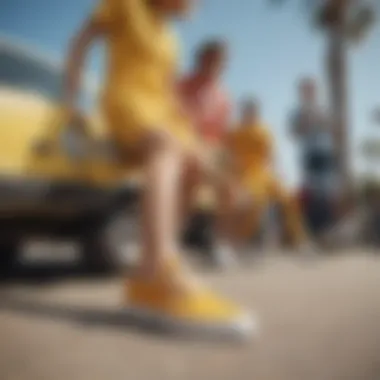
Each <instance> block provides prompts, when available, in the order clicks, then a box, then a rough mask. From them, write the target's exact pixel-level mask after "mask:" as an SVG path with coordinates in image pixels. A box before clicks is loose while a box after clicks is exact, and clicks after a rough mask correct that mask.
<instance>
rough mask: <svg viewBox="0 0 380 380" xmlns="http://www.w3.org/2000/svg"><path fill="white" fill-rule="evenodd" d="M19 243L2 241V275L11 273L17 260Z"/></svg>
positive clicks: (0, 256)
mask: <svg viewBox="0 0 380 380" xmlns="http://www.w3.org/2000/svg"><path fill="white" fill-rule="evenodd" d="M17 256H18V244H15V243H0V276H4V275H7V274H9V273H10V272H11V271H12V269H13V267H14V266H15V264H16V262H17Z"/></svg>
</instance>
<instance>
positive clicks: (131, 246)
mask: <svg viewBox="0 0 380 380" xmlns="http://www.w3.org/2000/svg"><path fill="white" fill-rule="evenodd" d="M139 236H140V223H139V218H138V212H137V207H133V208H132V207H130V208H128V209H127V210H122V211H118V212H115V213H113V214H112V215H111V216H110V217H109V218H108V219H107V221H106V222H105V223H102V225H101V226H100V227H99V228H96V229H94V232H93V233H92V234H90V236H86V238H85V239H84V242H83V262H84V266H85V268H86V269H88V270H90V271H96V272H119V271H122V270H124V269H127V268H130V267H132V266H133V265H134V264H135V262H136V260H137V258H138V257H137V256H138V253H139V252H138V242H139Z"/></svg>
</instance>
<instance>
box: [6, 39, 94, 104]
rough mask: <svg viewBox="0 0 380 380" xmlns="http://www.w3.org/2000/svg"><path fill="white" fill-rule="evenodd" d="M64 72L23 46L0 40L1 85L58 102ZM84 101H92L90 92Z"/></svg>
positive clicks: (86, 94) (85, 95) (56, 65)
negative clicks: (34, 93)
mask: <svg viewBox="0 0 380 380" xmlns="http://www.w3.org/2000/svg"><path fill="white" fill-rule="evenodd" d="M62 78H63V72H62V69H61V67H60V66H59V65H58V64H55V63H52V62H51V61H50V60H49V59H47V58H46V57H43V56H40V55H38V54H34V53H33V52H30V51H28V49H26V48H23V47H18V46H17V45H15V44H11V43H2V41H0V86H7V87H13V88H16V89H21V90H23V91H28V92H36V93H38V94H40V95H43V96H44V97H46V98H48V99H50V100H53V101H57V100H59V98H60V95H61V88H62ZM83 101H84V102H85V103H86V104H87V103H88V102H92V96H91V94H90V93H89V92H86V93H85V94H84V99H83Z"/></svg>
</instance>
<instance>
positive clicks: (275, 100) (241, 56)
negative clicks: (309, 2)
mask: <svg viewBox="0 0 380 380" xmlns="http://www.w3.org/2000/svg"><path fill="white" fill-rule="evenodd" d="M95 3H96V1H95V0H64V1H58V0H33V1H30V0H0V4H1V13H0V33H1V34H5V35H10V36H12V37H17V38H20V39H21V40H22V41H24V42H27V43H30V44H31V45H32V46H36V47H39V48H41V49H43V50H44V51H47V52H49V53H51V54H52V55H54V56H55V57H57V59H62V58H63V57H64V54H65V51H66V46H67V43H68V40H69V38H70V36H71V35H72V34H73V33H74V31H75V30H76V29H77V28H78V27H79V25H80V23H81V21H82V20H83V19H84V17H85V16H86V14H88V12H89V11H90V10H91V8H92V7H93V6H94V4H95ZM294 3H297V1H294ZM178 29H179V34H180V37H181V39H182V41H183V52H182V53H183V60H182V66H183V68H184V69H186V68H187V67H189V65H190V64H191V57H192V52H193V49H194V47H195V46H196V45H197V44H198V43H199V42H200V41H201V40H202V39H204V38H208V37H211V36H221V37H224V38H226V39H227V41H228V42H229V44H230V49H231V62H230V64H229V66H228V70H227V73H226V76H225V81H226V85H227V87H228V89H229V90H230V92H231V94H232V96H233V98H234V99H236V100H238V99H239V98H240V97H241V96H242V95H246V94H254V95H256V96H257V97H259V98H260V99H261V102H262V104H263V107H264V116H265V119H266V120H267V122H268V123H269V124H270V125H271V127H272V130H273V132H274V134H275V137H276V142H277V147H278V149H277V151H278V153H277V158H278V160H277V161H278V167H279V172H280V173H281V175H282V176H283V178H284V180H286V182H287V183H289V184H295V183H296V182H297V178H298V173H297V164H296V155H295V149H294V143H293V141H291V139H289V138H288V137H287V126H286V120H287V117H288V114H289V110H290V109H291V108H292V107H293V106H294V105H295V101H296V94H295V82H296V80H297V78H299V77H300V76H302V75H304V74H308V75H310V74H311V75H315V76H316V77H317V78H319V79H320V80H321V81H323V79H324V72H323V57H324V40H323V36H322V35H321V34H319V33H316V32H315V30H313V29H312V28H311V27H310V26H309V25H308V20H307V18H306V17H304V15H303V14H302V11H301V9H300V8H299V7H297V5H294V6H289V7H280V8H272V7H270V6H268V4H267V0H203V4H202V5H201V6H200V7H199V9H198V10H197V12H196V13H195V14H194V16H193V17H192V19H191V20H189V21H187V22H186V23H182V24H180V25H179V26H178ZM100 56H101V54H99V52H94V54H93V56H92V58H91V60H90V62H89V68H90V70H91V71H93V72H95V73H97V72H99V71H101V67H102V61H101V59H100ZM379 67H380V28H379V27H377V28H376V29H375V30H373V32H372V33H371V35H370V38H368V40H367V41H366V42H365V43H364V44H362V45H361V46H360V47H355V48H354V49H352V51H351V54H350V75H349V76H350V89H351V116H352V135H353V140H354V143H355V144H356V143H357V142H358V141H359V140H360V139H362V138H363V136H365V135H366V134H370V133H372V134H376V131H372V132H371V127H372V125H371V121H370V117H369V115H370V111H371V109H372V108H373V107H374V106H375V105H376V104H378V103H380V70H379ZM378 134H379V133H378ZM379 136H380V134H379ZM358 162H359V160H358V159H356V164H357V165H356V166H358V165H360V163H358Z"/></svg>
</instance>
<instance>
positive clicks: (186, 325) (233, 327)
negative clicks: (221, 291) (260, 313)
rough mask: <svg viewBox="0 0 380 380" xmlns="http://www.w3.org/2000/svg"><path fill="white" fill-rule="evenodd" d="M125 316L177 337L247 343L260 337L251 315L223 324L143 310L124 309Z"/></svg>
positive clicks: (257, 326)
mask: <svg viewBox="0 0 380 380" xmlns="http://www.w3.org/2000/svg"><path fill="white" fill-rule="evenodd" d="M123 314H124V315H125V316H126V317H127V318H132V319H134V320H136V322H137V323H141V324H142V325H145V326H147V327H150V328H154V329H155V330H160V331H163V332H167V333H172V334H176V335H188V336H192V337H196V336H198V337H202V338H210V339H213V338H215V339H223V340H225V339H226V340H236V341H245V340H248V339H250V338H252V337H255V336H257V335H258V332H259V325H258V322H257V320H256V318H254V317H252V316H251V315H249V314H242V315H241V316H239V317H237V318H235V319H233V320H231V321H228V322H223V323H212V322H205V323H203V322H199V321H192V320H185V319H176V318H173V317H170V316H168V315H163V314H158V313H155V312H152V311H151V310H146V309H143V308H136V307H130V308H128V307H127V308H124V309H123Z"/></svg>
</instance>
